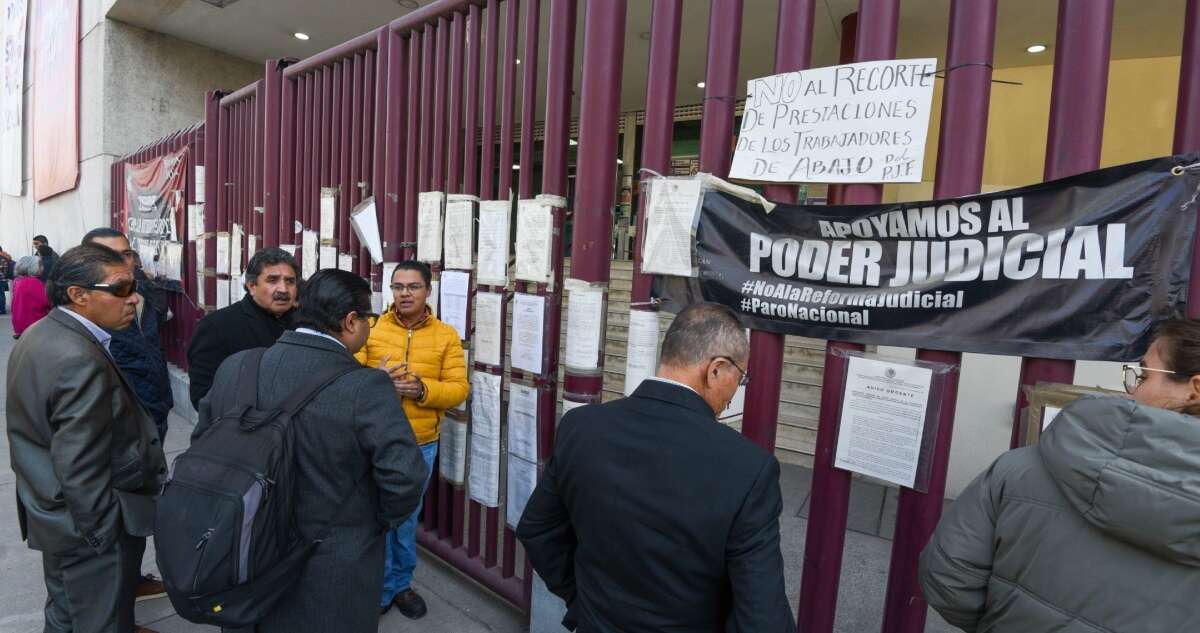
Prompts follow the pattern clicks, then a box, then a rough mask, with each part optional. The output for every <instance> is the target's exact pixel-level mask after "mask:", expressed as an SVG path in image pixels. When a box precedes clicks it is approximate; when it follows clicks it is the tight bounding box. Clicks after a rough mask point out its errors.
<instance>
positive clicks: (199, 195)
mask: <svg viewBox="0 0 1200 633" xmlns="http://www.w3.org/2000/svg"><path fill="white" fill-rule="evenodd" d="M192 192H193V194H194V195H193V196H192V197H193V198H195V199H196V203H197V204H204V165H196V186H195V188H194V189H192Z"/></svg>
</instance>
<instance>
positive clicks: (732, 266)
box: [654, 155, 1200, 361]
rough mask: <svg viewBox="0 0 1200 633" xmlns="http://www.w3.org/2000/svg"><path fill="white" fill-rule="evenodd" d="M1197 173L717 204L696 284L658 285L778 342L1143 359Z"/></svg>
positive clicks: (1169, 301)
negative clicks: (842, 201)
mask: <svg viewBox="0 0 1200 633" xmlns="http://www.w3.org/2000/svg"><path fill="white" fill-rule="evenodd" d="M1198 160H1200V155H1187V156H1175V157H1167V158H1159V159H1155V160H1149V161H1144V162H1140V163H1131V164H1128V165H1120V166H1117V167H1111V168H1108V169H1102V170H1098V171H1094V172H1088V173H1085V174H1080V175H1077V176H1072V177H1070V178H1064V179H1061V180H1056V181H1051V182H1045V183H1041V184H1037V185H1033V186H1029V187H1022V188H1020V189H1010V190H1006V191H1000V192H995V193H990V194H983V195H977V196H968V197H962V198H954V199H950V200H937V201H929V202H906V203H901V204H890V205H857V206H821V205H812V206H801V205H778V206H776V207H775V208H774V209H773V210H772V211H771V212H770V213H766V212H764V210H763V208H762V207H761V206H760V205H759V204H758V203H755V202H751V201H748V200H745V199H742V198H739V197H735V196H733V195H730V194H728V193H724V192H718V191H707V192H706V193H705V194H704V201H703V208H702V210H701V213H700V214H699V223H698V226H697V227H696V258H697V262H698V264H699V271H700V276H699V278H698V279H688V278H682V277H657V278H656V279H655V285H654V293H655V296H658V297H661V298H663V299H664V300H665V301H666V308H667V309H669V310H672V311H675V310H677V309H679V308H681V307H682V306H683V305H684V304H686V303H690V302H693V301H701V300H705V301H715V302H718V303H723V304H725V305H729V306H731V307H733V308H734V310H736V311H737V312H738V313H739V314H740V315H741V316H742V318H743V322H744V323H745V324H746V325H747V326H748V327H752V328H754V329H759V330H766V331H770V332H778V333H782V334H793V335H798V336H807V337H812V338H821V339H829V340H840V341H852V342H858V343H865V344H875V345H896V346H902V347H922V348H927V349H942V350H953V351H962V352H980V353H987V354H1009V355H1017V356H1037V357H1044V358H1064V359H1080V360H1083V359H1089V360H1109V361H1130V360H1137V359H1139V358H1140V357H1141V355H1142V354H1143V353H1144V352H1145V350H1146V347H1147V346H1148V345H1149V338H1150V335H1151V328H1152V326H1153V324H1154V323H1155V322H1156V321H1158V320H1160V319H1163V318H1166V317H1168V316H1173V315H1176V314H1178V313H1180V312H1182V309H1183V307H1184V305H1185V303H1186V301H1187V290H1188V276H1189V270H1190V267H1191V253H1192V239H1193V233H1194V231H1195V224H1196V200H1197V193H1198V192H1200V169H1198V168H1197V167H1194V166H1193V165H1195V164H1196V163H1197V161H1198ZM1189 166H1193V167H1189ZM1185 167H1188V168H1187V169H1185Z"/></svg>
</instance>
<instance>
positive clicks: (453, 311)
mask: <svg viewBox="0 0 1200 633" xmlns="http://www.w3.org/2000/svg"><path fill="white" fill-rule="evenodd" d="M470 293H471V275H470V274H469V273H462V272H458V271H454V270H447V271H446V272H443V273H442V279H441V297H442V298H441V301H440V302H439V307H440V309H441V312H440V316H439V317H438V318H440V319H441V320H442V322H443V323H445V324H447V325H449V326H451V327H453V328H454V329H455V331H457V332H458V338H460V339H464V340H465V339H466V338H467V297H468V296H469V295H470Z"/></svg>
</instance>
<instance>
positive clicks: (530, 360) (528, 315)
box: [512, 292, 546, 374]
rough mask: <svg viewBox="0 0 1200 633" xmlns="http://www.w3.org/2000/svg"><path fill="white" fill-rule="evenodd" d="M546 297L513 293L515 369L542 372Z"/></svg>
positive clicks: (513, 353)
mask: <svg viewBox="0 0 1200 633" xmlns="http://www.w3.org/2000/svg"><path fill="white" fill-rule="evenodd" d="M545 316H546V298H545V297H540V296H538V295H531V294H525V293H523V292H518V293H517V294H515V295H513V326H512V366H513V369H519V370H521V371H528V372H532V373H535V374H541V373H542V336H543V332H542V322H543V321H544V320H545Z"/></svg>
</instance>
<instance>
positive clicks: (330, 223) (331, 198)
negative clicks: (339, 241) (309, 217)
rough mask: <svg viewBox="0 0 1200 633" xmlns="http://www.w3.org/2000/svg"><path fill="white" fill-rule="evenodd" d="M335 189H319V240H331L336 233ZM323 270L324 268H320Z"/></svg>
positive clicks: (336, 197) (336, 192) (336, 194)
mask: <svg viewBox="0 0 1200 633" xmlns="http://www.w3.org/2000/svg"><path fill="white" fill-rule="evenodd" d="M337 199H338V190H337V187H321V218H320V221H321V226H320V229H321V240H322V241H325V240H332V239H334V235H335V234H336V232H337V230H336V229H337ZM322 268H324V266H322Z"/></svg>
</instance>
